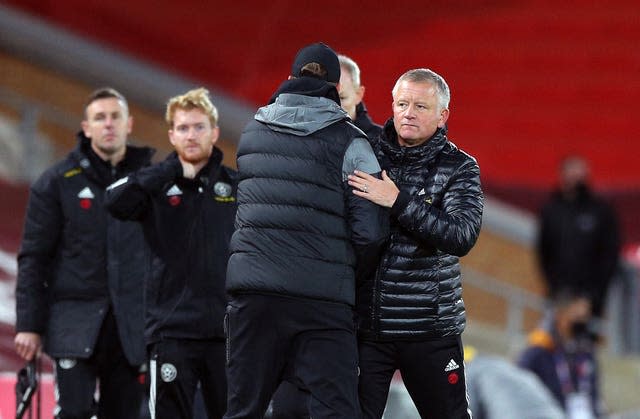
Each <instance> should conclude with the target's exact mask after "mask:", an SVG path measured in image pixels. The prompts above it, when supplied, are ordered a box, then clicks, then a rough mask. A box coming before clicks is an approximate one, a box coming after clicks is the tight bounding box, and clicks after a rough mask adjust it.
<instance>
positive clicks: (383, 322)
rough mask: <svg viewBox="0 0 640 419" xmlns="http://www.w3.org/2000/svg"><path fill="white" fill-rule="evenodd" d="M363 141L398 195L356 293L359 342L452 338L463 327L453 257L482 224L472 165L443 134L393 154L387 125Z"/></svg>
mask: <svg viewBox="0 0 640 419" xmlns="http://www.w3.org/2000/svg"><path fill="white" fill-rule="evenodd" d="M371 141H372V145H373V148H374V151H375V152H376V154H377V156H378V159H379V160H380V163H381V166H382V169H383V170H386V171H387V173H388V174H389V176H390V177H391V179H392V180H393V181H394V182H395V183H396V185H397V186H398V187H399V188H400V195H399V196H398V199H397V201H396V203H395V204H394V206H393V208H392V209H391V240H390V243H389V245H388V247H387V249H386V250H385V252H384V255H383V257H382V260H381V262H380V265H379V268H378V271H377V273H376V275H375V278H372V279H371V280H369V281H366V282H365V283H364V284H363V285H362V286H361V287H360V289H359V290H358V303H357V309H358V314H359V323H360V336H361V337H362V338H365V339H381V340H384V339H414V340H417V339H429V338H437V337H442V336H452V335H459V334H460V333H462V331H463V330H464V327H465V323H466V320H465V308H464V303H463V301H462V281H461V275H460V264H459V257H460V256H463V255H465V254H466V253H467V252H469V250H470V249H471V248H472V247H473V245H474V244H475V242H476V239H477V238H478V235H479V233H480V225H481V221H482V210H483V195H482V190H481V187H480V170H479V168H478V165H477V163H476V161H475V159H474V158H473V157H471V156H469V155H468V154H466V153H464V152H462V151H461V150H459V149H458V148H457V147H456V146H455V145H454V144H453V143H451V142H449V141H448V140H447V137H446V134H445V131H444V130H443V129H439V130H438V131H437V132H436V133H435V134H434V135H433V136H432V137H431V138H430V139H429V140H428V141H427V142H426V143H424V144H423V145H420V146H417V147H401V146H400V145H399V144H398V141H397V135H396V132H395V129H394V127H393V121H392V120H389V121H388V122H387V123H386V124H385V127H384V130H383V132H382V135H381V136H380V137H378V138H377V139H371Z"/></svg>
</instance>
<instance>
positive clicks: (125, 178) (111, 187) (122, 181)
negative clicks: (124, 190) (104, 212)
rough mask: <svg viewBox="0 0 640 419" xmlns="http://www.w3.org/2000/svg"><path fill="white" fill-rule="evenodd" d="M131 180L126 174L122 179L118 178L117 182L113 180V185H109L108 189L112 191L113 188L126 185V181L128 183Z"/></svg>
mask: <svg viewBox="0 0 640 419" xmlns="http://www.w3.org/2000/svg"><path fill="white" fill-rule="evenodd" d="M128 181H129V176H125V177H123V178H121V179H118V180H116V181H115V182H113V183H112V184H111V185H109V186H108V187H107V190H108V191H110V190H111V189H115V188H117V187H118V186H120V185H124V184H125V183H127V182H128Z"/></svg>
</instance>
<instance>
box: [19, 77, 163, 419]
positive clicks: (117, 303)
mask: <svg viewBox="0 0 640 419" xmlns="http://www.w3.org/2000/svg"><path fill="white" fill-rule="evenodd" d="M132 122H133V120H132V118H131V117H130V116H129V110H128V106H127V101H126V100H125V98H124V97H123V96H122V95H121V94H120V93H118V92H117V91H115V90H113V89H110V88H103V89H99V90H96V91H95V92H93V93H92V94H91V95H90V97H89V100H88V102H87V105H86V108H85V115H84V120H83V121H82V131H81V132H80V133H79V134H78V146H77V147H76V149H75V150H73V151H72V152H71V153H70V154H69V155H68V156H67V157H66V158H65V159H64V160H63V161H61V162H60V163H58V164H56V165H55V166H53V167H52V168H50V169H49V170H47V171H46V172H45V173H44V174H42V176H41V177H40V178H39V179H38V180H37V181H36V182H35V183H34V184H33V185H32V187H31V191H30V195H29V203H28V207H27V212H26V218H25V225H24V235H23V239H22V246H21V249H20V253H19V255H18V282H17V286H16V312H17V316H16V331H17V334H16V337H15V345H16V350H17V352H18V354H19V355H20V356H22V357H23V358H24V359H26V360H30V359H32V358H33V357H34V356H36V354H37V352H38V351H39V349H40V345H41V340H42V344H43V346H44V351H45V352H46V353H47V354H48V355H49V356H51V357H52V358H53V359H54V360H55V372H56V385H57V389H58V400H57V402H58V409H57V413H56V417H57V418H61V419H63V418H64V419H68V418H77V419H89V418H90V417H92V416H94V415H98V417H100V418H110V419H122V418H138V417H139V412H140V407H139V406H140V402H141V400H142V396H143V394H144V393H143V387H142V385H141V384H140V383H139V382H138V377H139V372H140V367H141V366H142V365H144V362H145V359H146V357H145V351H144V341H143V339H142V332H143V308H142V300H143V286H142V284H143V281H144V279H145V277H146V275H147V272H148V265H149V264H148V262H147V260H148V257H149V252H148V250H147V247H146V246H145V245H144V239H143V235H142V230H141V229H140V227H139V226H138V225H136V224H135V223H127V222H122V221H119V220H116V219H114V218H113V217H111V216H110V215H109V214H108V213H107V211H106V210H105V209H104V207H103V200H104V191H105V188H106V187H107V186H108V185H109V184H111V183H112V182H113V181H115V180H116V179H118V178H119V177H121V176H124V175H126V174H128V173H130V172H132V171H134V170H137V169H139V168H140V167H143V166H146V165H148V164H149V162H150V159H151V155H152V154H153V150H151V149H149V148H137V147H133V146H127V145H126V140H127V135H128V134H129V133H130V132H131V127H132ZM96 380H98V381H99V383H100V390H99V393H100V399H99V402H96V401H95V400H94V394H95V392H96Z"/></svg>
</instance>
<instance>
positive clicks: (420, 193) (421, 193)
mask: <svg viewBox="0 0 640 419" xmlns="http://www.w3.org/2000/svg"><path fill="white" fill-rule="evenodd" d="M425 193H426V192H425V191H424V188H422V190H421V191H420V192H418V196H422V195H424V194H425Z"/></svg>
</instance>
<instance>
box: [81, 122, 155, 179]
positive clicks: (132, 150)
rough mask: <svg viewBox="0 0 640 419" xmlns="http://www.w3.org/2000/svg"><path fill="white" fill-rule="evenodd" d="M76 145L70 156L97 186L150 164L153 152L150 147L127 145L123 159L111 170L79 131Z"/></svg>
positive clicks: (89, 141)
mask: <svg viewBox="0 0 640 419" xmlns="http://www.w3.org/2000/svg"><path fill="white" fill-rule="evenodd" d="M76 138H77V140H78V143H77V145H76V147H75V149H73V151H72V152H71V156H72V157H73V159H74V160H76V162H77V163H78V165H79V166H80V167H81V168H82V170H83V171H84V172H85V173H86V174H87V176H89V177H90V178H92V179H93V180H94V181H95V182H97V183H98V184H102V185H104V186H108V185H110V184H111V183H113V181H114V180H117V178H118V177H120V176H123V175H124V174H126V173H129V172H131V171H134V170H136V169H138V168H140V167H142V166H145V165H147V164H149V163H150V162H151V157H152V156H153V154H154V153H155V150H154V149H153V148H150V147H135V146H131V145H127V150H126V153H125V156H124V159H123V160H122V161H121V162H120V163H118V164H117V166H116V167H115V170H113V168H112V166H111V164H110V163H109V162H107V161H105V160H102V158H100V156H98V155H97V154H96V152H95V151H93V148H91V139H90V138H88V137H86V136H85V135H84V132H82V131H80V132H78V134H77V135H76Z"/></svg>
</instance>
